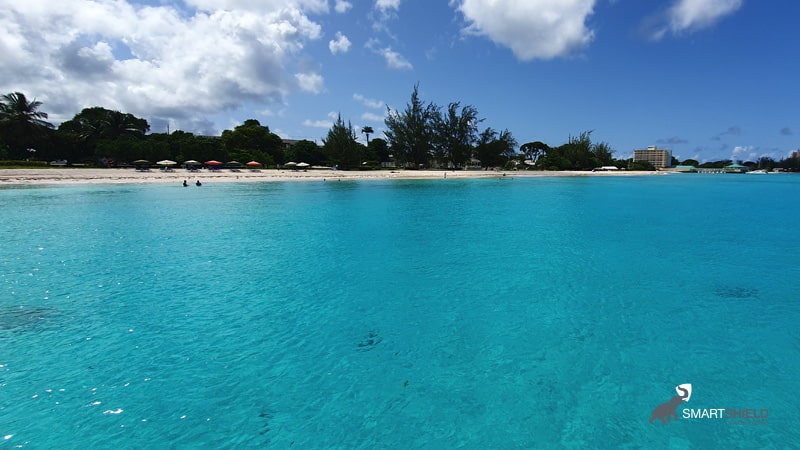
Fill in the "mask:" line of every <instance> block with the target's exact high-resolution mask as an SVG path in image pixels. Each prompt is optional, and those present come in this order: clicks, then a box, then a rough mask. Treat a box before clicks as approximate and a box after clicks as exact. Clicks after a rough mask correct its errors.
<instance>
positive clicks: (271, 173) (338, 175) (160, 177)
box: [0, 168, 665, 186]
mask: <svg viewBox="0 0 800 450" xmlns="http://www.w3.org/2000/svg"><path fill="white" fill-rule="evenodd" d="M651 175H665V173H663V172H627V171H620V172H590V171H559V172H546V171H535V172H534V171H524V172H522V171H483V170H454V171H445V170H403V169H396V170H371V171H345V170H328V169H310V170H308V171H293V170H287V169H261V170H249V169H242V170H241V171H238V172H233V171H231V170H228V169H223V170H216V171H211V170H207V169H201V170H198V171H196V172H189V171H187V170H185V169H173V170H172V171H170V172H165V171H161V170H160V169H151V170H150V171H147V172H140V171H137V170H135V169H133V168H124V169H84V168H74V169H73V168H70V169H49V168H48V169H0V186H6V185H8V186H11V185H51V184H55V185H60V184H150V183H176V184H181V183H182V182H183V180H186V181H187V182H188V183H194V182H195V181H197V180H200V181H201V182H202V183H204V184H205V183H220V182H224V183H240V182H275V181H341V180H429V179H448V180H449V179H470V178H503V177H506V178H541V177H581V176H592V177H594V176H614V177H618V176H651Z"/></svg>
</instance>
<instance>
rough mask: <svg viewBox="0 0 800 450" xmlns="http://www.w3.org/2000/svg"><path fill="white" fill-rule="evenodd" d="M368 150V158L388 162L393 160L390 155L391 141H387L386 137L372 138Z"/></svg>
mask: <svg viewBox="0 0 800 450" xmlns="http://www.w3.org/2000/svg"><path fill="white" fill-rule="evenodd" d="M366 151H367V158H366V159H370V160H375V161H378V162H386V161H390V160H391V158H390V157H389V155H390V154H391V152H390V151H389V143H388V142H386V139H381V138H375V139H373V140H371V141H370V143H369V145H368V146H367V150H366Z"/></svg>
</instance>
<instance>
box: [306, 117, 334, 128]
mask: <svg viewBox="0 0 800 450" xmlns="http://www.w3.org/2000/svg"><path fill="white" fill-rule="evenodd" d="M303 125H304V126H307V127H311V128H332V127H333V122H331V121H330V120H310V119H306V120H304V121H303Z"/></svg>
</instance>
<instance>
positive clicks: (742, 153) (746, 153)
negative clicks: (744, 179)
mask: <svg viewBox="0 0 800 450" xmlns="http://www.w3.org/2000/svg"><path fill="white" fill-rule="evenodd" d="M756 150H757V148H756V147H753V146H752V145H745V146H740V145H737V146H736V147H734V148H733V153H732V154H731V160H732V161H737V160H742V161H744V160H755V159H756V158H757V157H758V154H757V153H756Z"/></svg>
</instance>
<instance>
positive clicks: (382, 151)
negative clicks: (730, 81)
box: [0, 85, 800, 170]
mask: <svg viewBox="0 0 800 450" xmlns="http://www.w3.org/2000/svg"><path fill="white" fill-rule="evenodd" d="M41 106H42V103H41V102H39V101H36V100H35V99H34V100H28V98H27V97H26V96H25V95H24V94H23V93H21V92H12V93H8V94H5V95H2V96H0V160H5V161H6V162H9V161H19V162H26V163H30V162H31V161H52V160H67V161H70V162H72V163H84V164H86V165H100V166H119V165H125V164H129V163H131V162H133V161H135V160H140V159H145V160H149V161H159V160H162V159H170V160H174V161H177V162H182V161H186V160H188V159H194V160H198V161H206V160H212V159H214V160H219V161H223V162H225V161H231V160H237V161H240V162H246V161H251V160H255V161H259V162H261V163H262V164H264V165H265V166H280V165H282V164H284V163H286V162H288V161H295V162H300V161H302V162H306V163H308V164H311V165H327V166H338V167H339V168H342V169H364V168H374V167H378V166H389V167H404V168H415V169H416V168H443V169H463V168H504V169H526V170H587V169H592V168H595V167H601V166H611V165H613V166H616V167H619V168H625V169H633V170H654V168H653V167H652V166H651V165H649V164H648V163H642V162H637V163H636V164H633V163H632V161H631V160H629V159H627V160H619V159H616V158H614V156H613V154H614V150H613V149H612V148H611V146H610V145H609V144H608V143H606V142H592V140H591V133H592V132H591V131H585V132H582V133H580V134H579V135H578V136H570V137H569V139H568V141H567V142H566V143H564V144H562V145H560V146H557V147H551V146H549V145H547V144H545V143H543V142H541V141H534V142H527V143H524V144H522V145H521V146H519V150H517V146H518V143H517V141H516V139H515V138H514V137H513V136H512V134H511V132H510V131H508V130H507V129H506V130H502V131H498V130H495V129H493V128H491V127H486V128H484V129H483V130H481V129H480V128H479V126H480V124H481V123H482V122H483V121H484V119H483V118H480V117H479V114H478V109H477V108H476V107H474V106H472V105H462V104H461V102H458V101H455V102H451V103H449V104H448V105H447V106H446V107H442V106H439V105H436V104H435V103H432V102H424V101H423V100H422V99H421V98H420V96H419V85H415V86H414V88H413V91H412V93H411V98H410V100H409V102H408V103H407V104H406V106H405V108H404V109H402V110H393V109H391V108H389V107H387V111H386V118H385V121H384V124H385V126H386V130H385V131H384V133H383V134H384V137H385V139H384V138H373V139H370V135H371V134H374V130H373V129H372V127H370V126H364V127H363V128H362V129H361V132H362V133H363V134H364V135H365V136H366V142H367V143H366V145H364V144H362V143H360V142H358V140H357V137H358V136H357V134H356V131H355V128H354V127H353V125H352V123H351V122H349V121H348V122H345V121H344V119H342V117H341V115H339V116H338V118H337V120H336V121H335V122H334V123H333V125H332V126H331V128H330V129H329V130H328V132H327V135H326V137H325V138H323V139H322V145H318V144H317V143H315V142H313V141H309V140H301V141H290V142H288V143H287V142H286V141H284V140H283V139H281V138H280V137H279V136H278V135H276V134H275V133H272V132H271V131H270V129H269V127H267V126H265V125H262V124H261V123H260V122H259V121H258V120H255V119H249V120H245V121H244V123H242V124H241V125H238V126H236V127H235V128H234V129H233V130H224V131H223V132H222V134H221V135H220V136H198V135H194V134H193V133H188V132H184V131H174V132H172V133H150V132H149V131H150V125H149V124H148V123H147V120H145V119H142V118H139V117H136V116H134V115H133V114H129V113H123V112H120V111H113V110H109V109H106V108H103V107H99V106H95V107H91V108H85V109H83V110H82V111H80V112H79V113H78V114H76V115H75V116H74V117H73V118H72V119H70V120H67V121H65V122H63V123H61V124H60V125H59V126H58V127H55V126H53V125H52V124H51V123H49V122H47V120H46V119H47V118H48V114H47V113H46V112H44V111H41V110H40V108H41ZM673 163H674V164H679V163H683V164H691V165H695V166H698V167H717V166H720V167H721V166H722V165H725V164H726V163H730V161H716V162H713V163H706V164H698V163H697V161H693V160H686V161H683V162H679V161H677V160H674V161H673ZM746 165H749V166H751V167H753V166H758V167H762V168H767V169H772V168H778V167H782V168H785V169H789V170H799V169H800V167H798V159H797V158H787V159H785V160H781V161H774V160H772V159H769V158H762V159H761V160H759V161H758V162H757V163H752V162H748V163H746Z"/></svg>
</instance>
